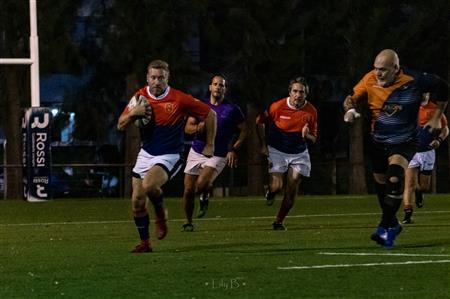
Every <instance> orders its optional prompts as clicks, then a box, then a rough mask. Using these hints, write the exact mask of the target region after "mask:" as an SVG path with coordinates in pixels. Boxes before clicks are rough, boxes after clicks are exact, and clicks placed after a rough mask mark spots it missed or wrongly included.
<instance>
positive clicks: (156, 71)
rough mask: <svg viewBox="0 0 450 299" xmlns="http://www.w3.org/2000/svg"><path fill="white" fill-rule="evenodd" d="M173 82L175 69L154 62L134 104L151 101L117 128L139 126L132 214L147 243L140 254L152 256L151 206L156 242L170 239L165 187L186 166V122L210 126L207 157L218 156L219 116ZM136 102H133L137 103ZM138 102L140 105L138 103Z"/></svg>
mask: <svg viewBox="0 0 450 299" xmlns="http://www.w3.org/2000/svg"><path fill="white" fill-rule="evenodd" d="M168 82H169V65H168V63H167V62H165V61H162V60H154V61H152V62H150V64H149V65H148V68H147V83H148V85H147V86H144V87H142V88H141V89H139V90H138V91H137V92H136V93H135V95H134V96H133V98H135V100H134V101H137V102H138V101H140V100H141V99H142V98H145V99H146V100H147V103H148V105H149V107H151V109H149V108H148V107H147V105H146V104H145V103H144V104H135V105H133V103H129V105H128V106H127V107H125V109H124V111H123V112H122V114H121V115H120V117H119V120H118V123H117V128H118V129H119V130H121V131H123V130H125V129H126V127H127V126H128V125H129V124H131V123H134V124H136V121H137V120H142V119H147V120H149V121H148V122H146V121H143V122H142V121H141V122H138V123H137V124H138V126H139V130H140V136H141V149H140V151H139V154H138V156H137V160H136V163H135V165H134V168H133V171H132V176H133V177H132V187H133V192H132V197H131V203H132V210H133V215H134V221H135V224H136V228H137V230H138V233H139V236H140V239H141V242H140V243H139V244H138V245H137V246H136V247H135V248H134V249H133V250H132V252H134V253H142V252H151V251H152V246H151V242H150V233H149V226H150V217H149V213H148V201H150V202H151V203H152V205H153V207H154V209H155V215H156V220H155V225H156V236H157V238H158V239H163V238H164V237H165V236H166V234H167V211H166V209H165V208H164V202H163V190H162V189H161V187H162V186H163V185H164V184H165V183H166V182H167V181H169V180H170V179H171V178H173V177H174V176H175V174H176V173H177V172H178V170H180V168H181V166H182V161H181V158H180V157H181V155H180V154H181V152H182V151H183V134H184V125H185V119H186V118H187V117H189V116H192V117H195V118H197V119H200V120H202V121H204V122H205V129H206V145H205V148H204V150H203V154H204V155H205V156H212V154H213V152H214V138H215V135H216V113H215V112H214V111H213V110H212V109H211V108H210V107H209V106H208V105H206V104H204V103H202V102H201V101H199V100H197V99H195V98H194V97H192V96H191V95H189V94H186V93H184V92H182V91H179V90H177V89H175V88H172V87H171V86H169V84H168ZM133 98H132V100H131V102H132V101H133ZM136 99H137V100H136ZM150 119H151V120H150Z"/></svg>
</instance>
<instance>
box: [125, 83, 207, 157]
mask: <svg viewBox="0 0 450 299" xmlns="http://www.w3.org/2000/svg"><path fill="white" fill-rule="evenodd" d="M135 95H142V96H144V97H145V98H146V99H147V101H148V103H149V104H150V106H151V107H152V111H153V116H152V120H151V122H150V123H149V124H148V125H146V126H144V127H141V128H140V134H141V143H142V144H141V147H142V148H143V149H144V150H145V151H146V152H147V153H149V154H151V155H154V156H158V155H164V154H178V153H181V152H183V146H184V126H185V123H186V118H187V117H188V116H193V117H196V118H198V119H201V120H203V119H205V118H206V116H207V115H208V113H209V111H210V110H211V109H210V108H209V106H208V105H206V104H205V103H202V102H201V101H199V100H197V99H195V98H194V97H192V96H191V95H189V94H186V93H184V92H181V91H179V90H177V89H175V88H171V87H170V86H168V87H167V89H166V91H165V92H164V93H163V94H162V95H160V96H158V97H155V96H153V95H152V94H150V91H149V88H148V86H145V87H143V88H141V89H139V90H138V91H137V92H136V94H135ZM122 113H128V107H125V110H124V111H123V112H122Z"/></svg>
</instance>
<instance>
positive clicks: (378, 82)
mask: <svg viewBox="0 0 450 299" xmlns="http://www.w3.org/2000/svg"><path fill="white" fill-rule="evenodd" d="M373 67H374V69H373V70H371V71H370V72H368V73H367V74H366V75H364V77H363V78H362V79H361V80H360V81H359V82H358V83H357V84H356V85H355V86H354V87H353V94H352V95H349V96H347V97H346V98H345V100H344V103H343V107H344V111H345V115H344V120H345V121H346V122H353V121H354V119H355V118H356V117H358V116H359V114H358V113H357V112H356V110H355V105H356V103H357V102H360V101H367V104H368V107H369V109H370V113H371V141H372V144H371V146H370V154H371V160H372V172H373V177H374V180H375V189H376V193H377V197H378V201H379V204H380V207H381V211H382V216H381V221H380V223H379V224H378V226H377V228H376V229H375V231H374V233H373V234H372V235H371V239H372V240H373V241H375V242H377V243H378V244H379V245H381V246H383V247H385V248H391V247H392V246H393V245H394V241H395V238H396V236H397V235H398V234H399V233H400V232H401V230H402V227H401V225H400V224H399V222H398V220H397V217H396V214H397V211H398V209H399V208H400V205H401V202H402V196H403V189H404V177H405V171H406V169H407V168H408V164H409V161H410V160H411V159H412V157H413V156H414V154H415V153H416V152H417V149H418V125H417V116H418V111H419V107H420V103H421V101H422V95H423V94H424V93H426V92H430V93H431V94H433V95H434V96H435V100H436V103H437V105H436V110H435V112H434V114H433V115H432V117H431V118H430V119H429V120H428V122H427V123H426V124H425V126H426V127H427V129H428V130H429V132H430V133H431V134H437V133H438V132H439V130H440V128H441V121H440V120H441V116H442V113H443V111H444V109H445V107H446V105H447V99H448V85H447V84H446V83H445V82H444V81H442V80H441V79H440V78H438V77H437V76H435V75H432V74H427V73H421V72H417V71H412V70H408V69H405V68H403V67H400V61H399V58H398V55H397V53H396V52H395V51H394V50H391V49H385V50H382V51H381V52H380V53H379V54H378V55H377V56H376V57H375V61H374V64H373Z"/></svg>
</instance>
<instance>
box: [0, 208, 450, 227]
mask: <svg viewBox="0 0 450 299" xmlns="http://www.w3.org/2000/svg"><path fill="white" fill-rule="evenodd" d="M420 213H423V214H425V213H426V214H443V213H450V211H424V212H422V211H421V212H420ZM373 215H380V213H340V214H311V215H291V216H287V217H288V218H313V217H354V216H373ZM245 219H248V220H258V219H273V216H253V217H221V216H217V217H214V218H201V219H196V221H228V220H245ZM183 221H185V219H170V218H169V222H183ZM132 222H133V221H132V220H108V221H63V222H34V223H0V227H11V226H48V225H83V224H120V223H132Z"/></svg>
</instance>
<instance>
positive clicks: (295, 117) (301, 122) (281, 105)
mask: <svg viewBox="0 0 450 299" xmlns="http://www.w3.org/2000/svg"><path fill="white" fill-rule="evenodd" d="M258 122H259V123H264V124H266V141H267V145H269V146H271V147H273V148H275V149H277V150H279V151H281V152H283V153H286V154H299V153H302V152H304V151H305V150H306V149H307V148H308V145H307V142H306V140H305V139H304V138H303V137H302V130H303V127H304V126H305V125H306V124H308V126H309V130H310V132H309V133H310V134H311V135H313V136H317V110H316V108H314V106H313V105H312V104H311V103H310V102H308V101H306V102H305V104H304V105H303V106H302V107H300V108H295V107H293V106H291V105H290V104H289V97H287V98H283V99H280V100H278V101H276V102H274V103H272V104H271V105H270V107H269V109H268V110H267V111H265V112H264V113H263V114H261V115H260V116H259V117H258Z"/></svg>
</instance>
